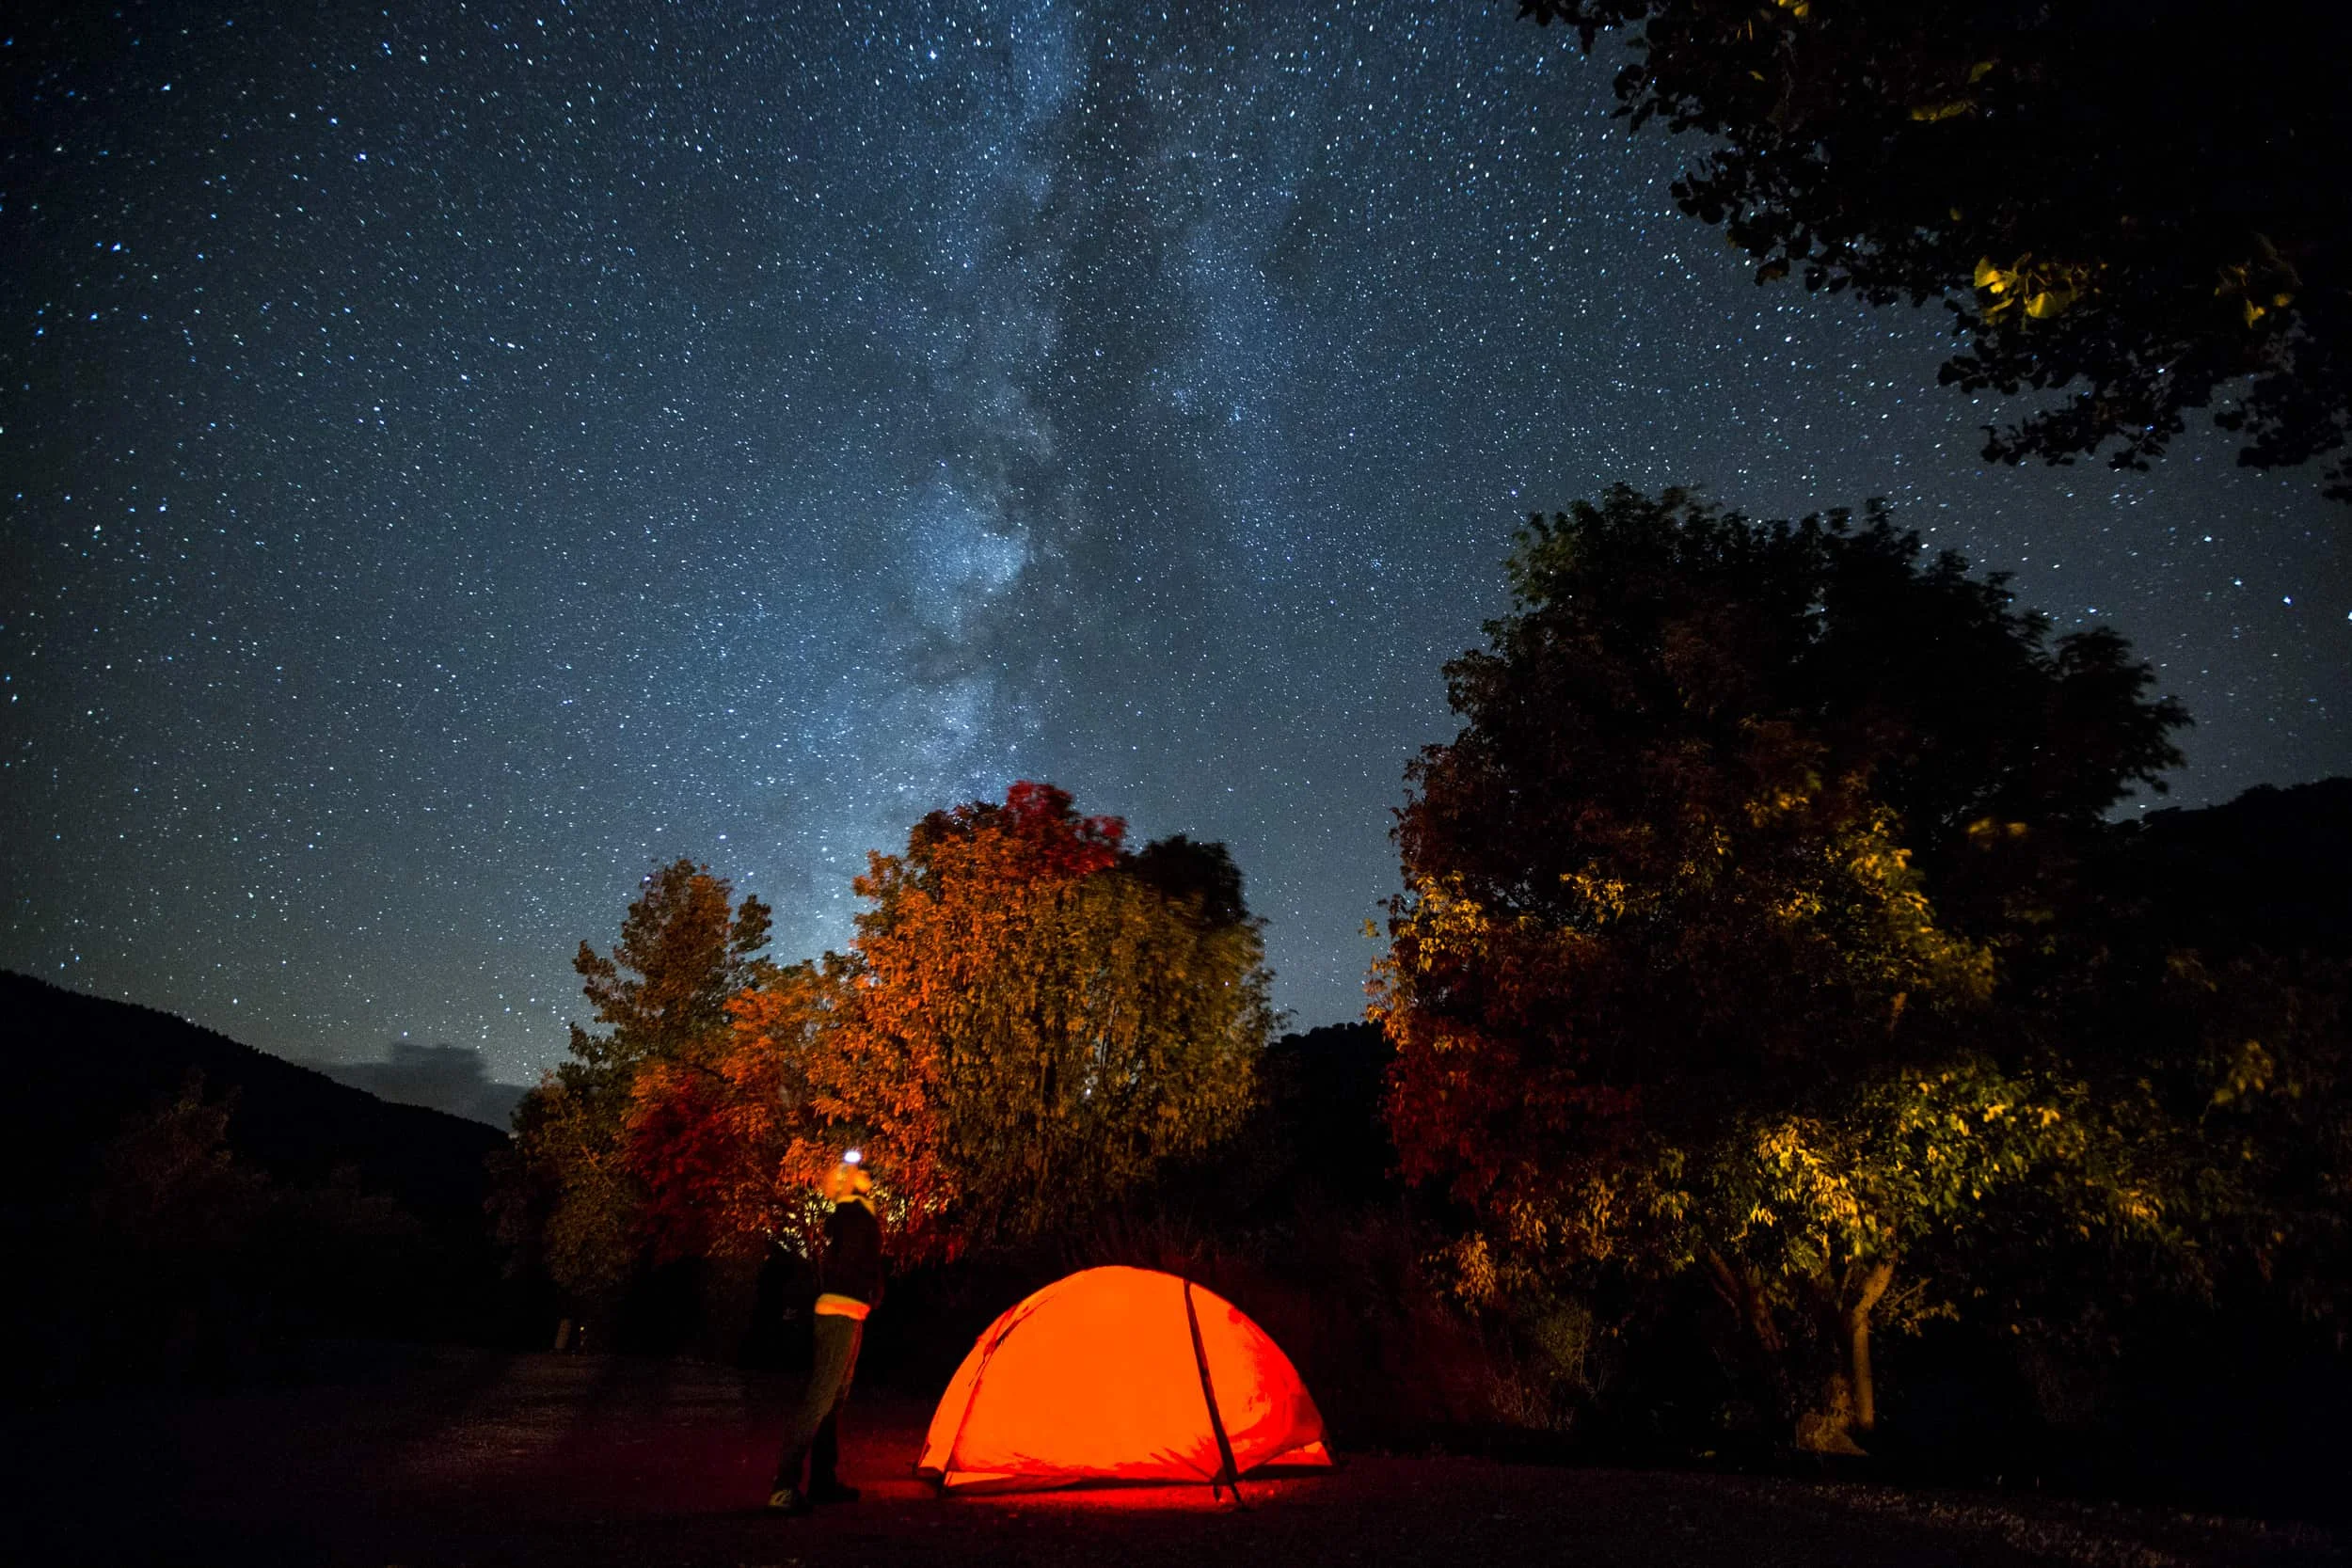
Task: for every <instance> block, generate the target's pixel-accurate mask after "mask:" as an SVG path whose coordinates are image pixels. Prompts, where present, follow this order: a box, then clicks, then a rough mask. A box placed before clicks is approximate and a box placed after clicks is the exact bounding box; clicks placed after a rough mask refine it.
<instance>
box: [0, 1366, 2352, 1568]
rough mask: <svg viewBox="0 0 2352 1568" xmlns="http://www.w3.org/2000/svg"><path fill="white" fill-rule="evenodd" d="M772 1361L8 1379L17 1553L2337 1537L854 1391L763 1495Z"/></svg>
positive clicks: (1446, 1554)
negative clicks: (814, 1477) (1063, 1486)
mask: <svg viewBox="0 0 2352 1568" xmlns="http://www.w3.org/2000/svg"><path fill="white" fill-rule="evenodd" d="M793 1391H794V1390H793V1386H792V1383H791V1381H790V1380H789V1379H787V1378H783V1377H778V1376H773V1375H766V1374H756V1373H754V1374H745V1373H741V1372H738V1371H735V1370H732V1369H727V1368H721V1367H713V1366H706V1365H701V1364H696V1363H691V1362H682V1361H666V1362H665V1361H652V1360H634V1359H628V1358H622V1357H601V1356H554V1355H526V1356H513V1355H496V1354H487V1353H466V1352H438V1353H399V1354H393V1353H379V1354H377V1356H376V1358H375V1360H374V1361H373V1363H372V1364H371V1370H365V1371H360V1372H350V1373H347V1374H345V1375H341V1376H338V1377H337V1378H336V1379H335V1380H333V1381H331V1382H326V1381H310V1382H306V1383H304V1384H303V1385H302V1386H294V1387H288V1388H282V1389H278V1390H270V1391H255V1392H242V1393H230V1394H222V1395H195V1394H181V1395H175V1396H172V1397H168V1398H156V1397H140V1398H135V1399H134V1398H125V1399H119V1400H113V1401H108V1402H83V1403H76V1404H68V1405H56V1404H52V1405H47V1406H40V1407H19V1408H17V1409H16V1410H14V1411H11V1412H9V1413H8V1415H7V1416H6V1417H5V1418H0V1434H5V1436H6V1437H7V1439H8V1449H10V1451H11V1452H13V1453H15V1454H16V1455H18V1456H19V1458H18V1459H17V1460H15V1461H13V1462H12V1463H13V1465H14V1468H13V1472H12V1474H13V1477H14V1479H16V1480H17V1481H24V1482H29V1483H30V1484H29V1486H28V1488H27V1491H28V1496H27V1497H26V1498H25V1500H24V1502H23V1503H20V1504H17V1505H14V1506H13V1507H12V1508H11V1509H10V1510H9V1513H10V1514H11V1515H12V1516H11V1517H10V1518H9V1519H8V1528H10V1529H12V1530H15V1531H18V1532H29V1535H30V1537H31V1539H30V1541H29V1542H23V1541H20V1544H19V1545H18V1546H17V1547H14V1548H8V1547H7V1543H6V1540H5V1538H0V1548H5V1550H4V1552H0V1555H5V1556H6V1558H7V1560H10V1561H22V1562H28V1563H29V1562H52V1561H69V1560H73V1561H90V1562H108V1563H113V1562H129V1561H135V1560H145V1561H171V1562H191V1563H209V1562H234V1563H239V1564H248V1563H249V1564H273V1563H306V1564H307V1563H317V1564H336V1565H341V1564H352V1565H369V1568H385V1565H388V1564H402V1565H406V1568H427V1565H457V1564H476V1563H478V1564H519V1565H530V1564H549V1565H556V1564H561V1565H562V1568H596V1565H599V1564H616V1565H617V1564H647V1565H653V1564H659V1565H660V1568H691V1565H697V1564H711V1565H717V1568H737V1565H750V1564H773V1565H778V1568H782V1565H786V1564H808V1565H810V1568H816V1565H819V1564H821V1565H824V1568H854V1565H858V1564H865V1563H888V1564H894V1565H897V1564H908V1563H931V1562H937V1563H959V1564H961V1563H1032V1562H1034V1563H1044V1564H1057V1563H1070V1564H1078V1563H1085V1564H1089V1565H1101V1564H1106V1563H1119V1564H1121V1565H1124V1564H1131V1563H1132V1564H1155V1563H1168V1564H1184V1565H1185V1568H1232V1565H1234V1564H1237V1563H1241V1562H1256V1561H1265V1562H1281V1563H1285V1564H1302V1563H1335V1564H1348V1563H1420V1562H1427V1563H1442V1564H1446V1565H1449V1568H1459V1565H1462V1564H1470V1563H1480V1562H1511V1561H1543V1562H1549V1563H1565V1564H1661V1565H1665V1564H1675V1565H1684V1564H1691V1565H1706V1564H1724V1565H1727V1568H1776V1565H1781V1564H1788V1565H1797V1564H1806V1565H1812V1564H1847V1563H1851V1564H1866V1563H1867V1564H1883V1563H1902V1564H1906V1565H1912V1564H1915V1565H1921V1568H1931V1565H1938V1564H1950V1565H1953V1568H1961V1565H1966V1568H1994V1565H2003V1564H2042V1563H2091V1564H2103V1565H2105V1564H2128V1565H2134V1568H2170V1565H2175V1564H2178V1565H2183V1568H2188V1565H2196V1568H2204V1565H2209V1564H2210V1565H2220V1564H2281V1565H2284V1564H2296V1565H2300V1564H2306V1563H2312V1564H2316V1563H2323V1562H2334V1561H2339V1560H2343V1558H2344V1550H2343V1548H2344V1542H2343V1541H2342V1540H2340V1539H2339V1538H2337V1537H2336V1536H2334V1535H2331V1534H2330V1533H2329V1532H2328V1531H2326V1530H2322V1529H2319V1528H2314V1527H2310V1526H2297V1525H2265V1524H2260V1523H2255V1522H2250V1521H2242V1520H2221V1519H2213V1518H2205V1517H2198V1516H2191V1515H2186V1514H2178V1513H2162V1512H2156V1511H2150V1510H2126V1509H2121V1508H2111V1507H2100V1506H2091V1505H2082V1504H2074V1503H2066V1502H2060V1501H2056V1500H2049V1499H2042V1498H2033V1497H2026V1498H2021V1497H2014V1496H2010V1495H2004V1494H1963V1493H1936V1492H1921V1491H1915V1490H1914V1491H1897V1490H1894V1489H1891V1488H1883V1487H1875V1486H1867V1485H1860V1484H1854V1483H1832V1482H1809V1481H1790V1480H1785V1479H1766V1478H1754V1477H1736V1476H1721V1475H1699V1474H1689V1473H1678V1472H1672V1471H1629V1470H1609V1469H1592V1468H1567V1467H1557V1466H1545V1465H1508V1464H1499V1463H1494V1462H1491V1461H1484V1460H1476V1459H1464V1458H1448V1457H1439V1456H1408V1457H1399V1456H1393V1455H1376V1454H1363V1455H1354V1456H1347V1457H1346V1459H1345V1463H1344V1465H1343V1467H1342V1468H1341V1469H1339V1470H1337V1471H1334V1472H1330V1473H1327V1474H1323V1475H1315V1476H1308V1477H1300V1478H1295V1479H1285V1480H1279V1481H1261V1482H1250V1481H1245V1482H1244V1487H1243V1490H1244V1494H1245V1498H1244V1503H1245V1506H1244V1507H1242V1508H1240V1509H1238V1510H1236V1509H1232V1508H1231V1507H1228V1506H1224V1505H1221V1504H1218V1503H1216V1502H1213V1501H1212V1500H1211V1498H1210V1497H1209V1496H1208V1493H1207V1491H1206V1489H1205V1488H1161V1487H1154V1488H1133V1489H1116V1490H1090V1491H1073V1492H1060V1493H1043V1494H1031V1495H1027V1496H1021V1497H986V1498H980V1497H953V1498H943V1497H938V1496H937V1495H935V1493H934V1490H933V1488H932V1487H931V1486H930V1484H929V1483H927V1482H924V1481H917V1480H915V1479H914V1477H913V1476H912V1474H911V1473H910V1471H911V1468H912V1465H913V1464H914V1456H915V1452H916V1449H917V1448H918V1446H919V1444H920V1441H921V1436H922V1431H923V1427H924V1425H925V1423H926V1421H927V1420H928V1418H929V1416H930V1411H929V1409H928V1408H927V1407H926V1405H925V1404H924V1403H923V1402H920V1401H918V1400H914V1399H910V1398H906V1397H903V1396H896V1395H887V1394H884V1395H874V1396H871V1397H866V1398H864V1399H863V1400H861V1401H860V1402H859V1403H858V1404H857V1405H856V1406H855V1407H854V1408H853V1418H852V1420H851V1422H850V1427H849V1432H848V1437H847V1442H846V1445H845V1451H844V1461H843V1470H844V1473H845V1475H846V1477H847V1478H848V1479H849V1480H850V1481H851V1482H852V1483H854V1484H855V1485H857V1486H859V1487H861V1488H863V1489H864V1491H865V1498H864V1500H863V1501H861V1502H859V1503H857V1504H854V1505H851V1506H846V1507H838V1508H832V1509H827V1510H824V1511H822V1512H821V1513H818V1514H817V1515H816V1516H814V1517H812V1518H805V1519H780V1518H772V1517H770V1516H767V1515H766V1514H764V1513H761V1512H760V1511H759V1509H758V1507H757V1504H758V1502H759V1501H760V1499H761V1498H762V1497H764V1495H765V1492H766V1481H767V1477H768V1473H769V1467H770V1466H771V1465H772V1464H773V1462H774V1453H773V1445H774V1443H775V1441H776V1433H777V1431H778V1429H779V1426H780V1423H781V1420H782V1418H783V1414H784V1412H785V1410H786V1408H787V1405H788V1403H789V1402H790V1399H791V1396H792V1394H793Z"/></svg>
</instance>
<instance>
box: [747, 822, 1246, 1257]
mask: <svg viewBox="0 0 2352 1568" xmlns="http://www.w3.org/2000/svg"><path fill="white" fill-rule="evenodd" d="M1124 836H1125V829H1124V824H1122V823H1121V822H1120V820H1119V819H1118V818H1116V817H1105V816H1079V815H1078V814H1077V812H1076V811H1075V809H1074V808H1073V803H1072V800H1071V798H1070V796H1069V795H1067V794H1066V793H1064V792H1063V791H1061V790H1058V789H1056V788H1054V787H1052V786H1051V785H1047V784H1029V783H1022V784H1015V785H1013V786H1012V788H1011V789H1010V790H1009V792H1008V793H1007V795H1006V798H1005V800H1003V802H1001V803H996V802H989V801H975V802H971V803H969V804H966V805H962V806H958V807H956V808H955V809H953V810H952V811H940V812H933V813H932V814H930V816H926V817H925V818H924V819H923V820H922V821H921V822H919V823H917V824H916V825H915V827H914V831H913V832H911V833H910V834H909V835H908V839H907V847H906V849H905V851H904V852H903V853H901V854H897V855H881V854H877V855H875V856H874V857H872V860H871V863H870V865H869V868H868V870H867V872H866V875H865V876H863V877H861V878H860V879H858V881H857V884H856V887H857V891H858V893H859V895H860V896H862V897H863V898H865V899H866V901H867V904H868V908H867V909H866V911H865V912H864V913H862V914H861V915H859V917H858V921H857V940H856V942H855V946H854V948H853V951H852V952H851V953H850V955H849V956H848V957H846V958H835V959H832V960H830V961H829V963H828V965H827V966H826V968H825V969H824V970H823V971H821V972H801V973H796V974H787V975H785V976H782V977H781V979H780V981H779V982H778V983H773V984H771V985H769V986H767V987H764V988H762V989H761V990H756V991H755V992H753V993H751V994H749V995H747V996H745V997H744V998H743V999H742V1000H741V1002H740V1003H739V1005H738V1008H737V1034H736V1055H737V1058H738V1060H739V1061H740V1062H742V1063H744V1064H746V1065H745V1066H744V1067H743V1068H742V1069H740V1070H741V1071H743V1073H744V1074H745V1075H746V1077H749V1076H752V1075H753V1074H754V1072H755V1071H756V1072H759V1073H767V1074H771V1075H772V1076H773V1077H774V1078H775V1079H776V1080H777V1081H778V1082H779V1083H782V1084H786V1085H789V1086H788V1088H787V1090H786V1091H785V1092H784V1093H783V1095H782V1097H781V1100H780V1101H779V1103H782V1104H784V1105H785V1106H786V1107H787V1110H786V1114H785V1117H784V1119H783V1120H782V1121H781V1122H779V1124H778V1125H777V1127H776V1128H775V1129H774V1130H773V1131H772V1132H771V1136H772V1137H774V1138H775V1139H776V1144H775V1150H776V1157H777V1160H778V1169H779V1171H780V1172H781V1179H782V1180H783V1182H784V1184H785V1185H786V1186H787V1187H791V1186H793V1185H795V1184H796V1183H806V1182H810V1181H813V1180H814V1179H815V1178H816V1177H817V1176H818V1174H820V1173H821V1171H822V1169H823V1168H824V1167H825V1166H826V1165H829V1164H831V1163H832V1161H833V1160H834V1159H835V1158H837V1157H838V1154H839V1151H840V1149H841V1148H843V1147H844V1146H845V1145H846V1144H849V1143H852V1142H854V1143H857V1144H859V1145H861V1146H862V1147H863V1148H865V1149H866V1157H867V1159H868V1161H869V1164H870V1168H871V1169H872V1170H873V1171H874V1173H875V1177H876V1180H877V1181H878V1183H879V1185H880V1190H881V1191H882V1194H883V1196H884V1198H885V1201H886V1202H887V1203H888V1205H889V1207H890V1212H891V1217H892V1220H893V1231H894V1241H895V1242H896V1243H897V1244H898V1246H899V1247H900V1248H901V1249H903V1250H906V1251H909V1252H921V1251H925V1250H936V1249H949V1250H953V1249H957V1248H961V1247H965V1246H971V1245H988V1244H994V1243H1010V1242H1018V1241H1021V1240H1023V1239H1025V1238H1028V1237H1031V1236H1034V1235H1036V1234H1037V1233H1038V1232H1040V1231H1041V1230H1042V1229H1044V1228H1045V1227H1049V1226H1052V1225H1055V1224H1057V1223H1063V1222H1074V1221H1076V1220H1079V1219H1082V1218H1083V1217H1085V1216H1086V1215H1087V1214H1089V1212H1093V1211H1094V1210H1095V1209H1096V1208H1097V1207H1098V1206H1100V1205H1103V1204H1106V1203H1112V1202H1116V1201H1117V1200H1118V1199H1119V1198H1120V1196H1122V1195H1124V1194H1126V1193H1128V1192H1130V1191H1132V1190H1134V1189H1135V1188H1136V1186H1137V1185H1138V1184H1140V1183H1142V1182H1144V1181H1145V1180H1148V1179H1149V1178H1150V1177H1151V1176H1152V1174H1153V1173H1154V1172H1155V1171H1157V1170H1158V1169H1160V1168H1161V1167H1162V1166H1163V1164H1165V1163H1166V1162H1167V1161H1168V1160H1170V1159H1172V1158H1175V1157H1178V1156H1182V1155H1184V1154H1187V1153H1191V1152H1194V1151H1197V1150H1200V1149H1201V1148H1206V1147H1208V1146H1210V1145H1211V1144H1213V1143H1214V1142H1216V1140H1217V1139H1218V1138H1220V1137H1221V1136H1223V1135H1225V1134H1226V1133H1227V1132H1230V1131H1231V1130H1232V1128H1234V1127H1235V1126H1237V1125H1238V1123H1239V1122H1240V1120H1241V1118H1242V1117H1243V1116H1244V1115H1245V1113H1246V1112H1247V1110H1248V1106H1249V1104H1250V1103H1251V1098H1252V1095H1253V1093H1254V1075H1255V1069H1256V1065H1257V1060H1258V1057H1259V1054H1260V1053H1261V1052H1262V1050H1263V1047H1264V1044H1265V1040H1266V1037H1267V1035H1268V1033H1269V1031H1270V1029H1271V1027H1272V1023H1273V1011H1272V1008H1271V1006H1270V1005H1269V1003H1268V1001H1267V985H1268V980H1269V976H1268V974H1267V972H1266V970H1265V967H1264V953H1263V943H1262V942H1261V939H1260V936H1259V929H1258V923H1257V922H1256V921H1255V920H1253V919H1252V918H1251V917H1250V915H1249V913H1248V909H1247V907H1246V906H1245V904H1244V902H1243V899H1242V891H1241V877H1240V873H1239V871H1238V870H1237V869H1236V868H1235V867H1234V865H1233V863H1232V860H1231V858H1230V857H1229V856H1228V855H1227V853H1226V851H1225V849H1224V847H1223V846H1221V845H1214V844H1194V843H1191V842H1189V841H1187V840H1185V839H1184V838H1181V837H1180V838H1171V839H1164V840H1160V841H1158V842H1155V843H1152V844H1150V845H1147V846H1146V847H1144V848H1143V849H1142V850H1141V851H1139V852H1136V851H1131V850H1129V849H1127V848H1126V847H1125V844H1124ZM820 1021H821V1022H820ZM755 1063H756V1064H760V1065H759V1066H758V1067H757V1068H756V1069H754V1068H753V1067H751V1066H750V1065H749V1064H755Z"/></svg>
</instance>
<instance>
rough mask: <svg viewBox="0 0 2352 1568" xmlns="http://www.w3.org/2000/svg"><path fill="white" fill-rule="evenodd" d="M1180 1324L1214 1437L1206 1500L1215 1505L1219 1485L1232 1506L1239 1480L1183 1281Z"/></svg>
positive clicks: (1188, 1285) (1197, 1317)
mask: <svg viewBox="0 0 2352 1568" xmlns="http://www.w3.org/2000/svg"><path fill="white" fill-rule="evenodd" d="M1184 1323H1185V1325H1186V1326H1187V1327H1189V1328H1190V1329H1191V1330H1192V1359H1193V1363H1194V1365H1196V1366H1198V1367H1199V1368H1200V1397H1201V1398H1202V1399H1204V1400H1206V1401H1208V1403H1209V1430H1210V1431H1211V1432H1213V1433H1216V1456H1217V1476H1216V1480H1215V1481H1210V1482H1209V1497H1210V1500H1211V1501H1215V1500H1216V1494H1217V1485H1218V1482H1219V1481H1222V1482H1223V1483H1224V1484H1225V1485H1226V1486H1227V1487H1229V1488H1231V1489H1232V1494H1233V1506H1234V1507H1235V1508H1239V1507H1241V1506H1242V1501H1241V1476H1240V1474H1239V1472H1237V1471H1236V1470H1235V1469H1234V1468H1233V1445H1232V1439H1230V1438H1228V1437H1227V1436H1226V1435H1225V1418H1224V1417H1223V1416H1222V1415H1220V1414H1218V1412H1217V1408H1216V1385H1215V1384H1213V1383H1211V1382H1210V1381H1209V1352H1208V1349H1207V1347H1206V1346H1204V1345H1202V1344H1201V1342H1200V1312H1199V1311H1198V1310H1196V1309H1195V1308H1194V1307H1193V1305H1192V1281H1191V1280H1189V1279H1187V1280H1185V1281H1184Z"/></svg>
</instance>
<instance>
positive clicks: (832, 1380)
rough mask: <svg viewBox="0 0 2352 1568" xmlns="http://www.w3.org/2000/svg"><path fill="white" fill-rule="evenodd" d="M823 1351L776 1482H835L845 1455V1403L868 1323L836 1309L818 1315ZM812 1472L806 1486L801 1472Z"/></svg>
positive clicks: (787, 1436)
mask: <svg viewBox="0 0 2352 1568" xmlns="http://www.w3.org/2000/svg"><path fill="white" fill-rule="evenodd" d="M816 1326H817V1354H816V1357H815V1364H814V1365H813V1366H811V1367H810V1368H809V1370H808V1391H807V1392H806V1393H805V1394H803V1395H802V1396H801V1402H800V1404H799V1406H798V1407H797V1408H796V1409H794V1411H793V1412H792V1418H791V1420H790V1421H788V1422H787V1424H786V1426H785V1429H784V1451H783V1452H782V1453H781V1454H780V1455H778V1456H777V1459H776V1484H777V1485H778V1486H791V1487H801V1488H802V1489H803V1490H813V1489H816V1488H820V1487H826V1486H831V1485H833V1484H834V1481H835V1480H836V1478H835V1476H834V1465H836V1464H838V1463H839V1460H840V1455H841V1407H842V1406H843V1405H844V1404H847V1403H848V1402H849V1400H850V1378H851V1377H852V1376H854V1375H855V1374H856V1372H857V1349H858V1345H859V1343H860V1341H862V1340H863V1339H864V1338H866V1324H865V1323H864V1322H862V1321H861V1320H859V1319H856V1318H845V1317H842V1316H839V1315H838V1314H836V1313H832V1312H819V1313H818V1315H817V1325H816ZM803 1466H805V1467H806V1469H807V1473H808V1480H807V1482H806V1485H805V1486H803V1482H802V1480H801V1474H802V1470H803Z"/></svg>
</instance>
